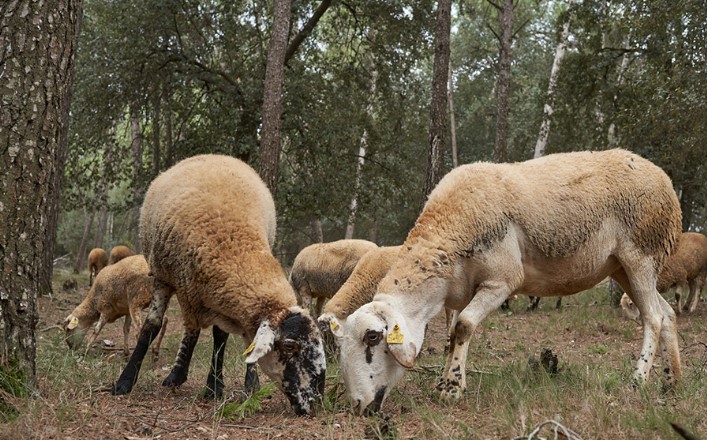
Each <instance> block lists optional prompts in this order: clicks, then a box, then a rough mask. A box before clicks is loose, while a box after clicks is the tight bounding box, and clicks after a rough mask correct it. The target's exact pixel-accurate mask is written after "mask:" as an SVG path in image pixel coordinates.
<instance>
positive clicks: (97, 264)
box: [88, 248, 108, 273]
mask: <svg viewBox="0 0 707 440" xmlns="http://www.w3.org/2000/svg"><path fill="white" fill-rule="evenodd" d="M107 265H108V255H107V254H106V251H105V250H103V248H93V249H91V252H89V253H88V271H89V272H91V273H93V271H95V273H98V272H100V271H101V269H103V268H104V267H106V266H107Z"/></svg>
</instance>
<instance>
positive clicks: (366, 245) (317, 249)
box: [290, 240, 378, 316]
mask: <svg viewBox="0 0 707 440" xmlns="http://www.w3.org/2000/svg"><path fill="white" fill-rule="evenodd" d="M377 248H378V245H376V244H375V243H372V242H370V241H367V240H337V241H333V242H330V243H315V244H312V245H309V246H307V247H305V248H304V249H302V250H301V251H300V253H299V254H297V257H295V261H294V262H293V263H292V270H291V272H290V283H291V284H292V287H293V288H294V289H295V295H297V296H298V298H299V299H300V301H298V302H299V304H300V305H301V306H302V308H303V309H305V310H311V306H312V299H313V298H316V300H317V305H316V312H315V316H319V315H320V314H321V313H322V305H323V304H324V301H326V300H327V299H329V298H331V297H332V296H333V295H334V294H335V293H336V291H337V290H339V288H340V287H341V285H342V284H344V282H345V281H346V280H347V279H348V277H349V275H351V272H352V271H353V269H354V267H355V266H356V263H358V260H359V259H360V258H361V257H362V256H363V255H364V254H365V253H366V252H368V251H371V250H373V249H377Z"/></svg>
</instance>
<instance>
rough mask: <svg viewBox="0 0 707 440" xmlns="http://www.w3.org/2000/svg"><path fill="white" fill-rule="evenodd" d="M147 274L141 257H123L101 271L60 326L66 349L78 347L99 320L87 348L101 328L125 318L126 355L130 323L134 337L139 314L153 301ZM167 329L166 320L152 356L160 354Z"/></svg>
mask: <svg viewBox="0 0 707 440" xmlns="http://www.w3.org/2000/svg"><path fill="white" fill-rule="evenodd" d="M148 273H149V267H148V266H147V261H145V257H143V256H142V255H135V256H132V257H128V258H124V259H123V260H121V261H119V262H118V263H116V264H111V265H108V266H106V267H105V268H104V269H103V270H101V271H100V273H99V274H98V275H97V276H96V282H95V283H93V286H92V287H91V289H90V290H89V291H88V293H87V294H86V297H85V298H84V299H83V301H81V304H79V305H78V306H76V308H75V309H74V310H73V311H72V312H71V314H70V315H69V316H67V317H66V319H65V320H64V325H63V327H64V332H65V335H66V343H67V344H68V345H69V347H70V348H72V349H75V348H77V347H78V346H79V345H80V344H81V342H82V341H83V339H84V337H85V336H86V332H87V331H88V328H89V327H91V325H93V323H94V322H96V321H98V323H97V324H96V327H95V328H94V330H93V333H92V335H91V337H90V338H89V340H88V343H87V344H86V349H88V347H90V346H91V345H92V344H93V342H94V341H95V340H96V338H98V334H99V333H100V331H101V330H102V329H103V326H105V325H106V324H107V323H112V322H114V321H115V320H117V319H118V318H121V317H123V316H125V323H124V324H123V352H124V353H125V355H126V356H127V355H129V354H130V347H129V336H130V327H131V324H132V325H133V326H134V327H135V330H136V334H137V333H139V331H140V327H141V326H142V322H143V320H142V314H141V311H142V310H143V309H145V308H147V306H149V305H150V300H151V299H152V279H151V278H150V277H149V275H148ZM166 327H167V319H166V318H165V322H164V323H163V326H162V330H161V331H160V336H159V338H158V340H157V343H156V344H155V345H154V346H153V347H152V354H153V356H154V357H157V356H158V354H159V349H160V342H161V340H162V336H163V335H164V332H165V329H166Z"/></svg>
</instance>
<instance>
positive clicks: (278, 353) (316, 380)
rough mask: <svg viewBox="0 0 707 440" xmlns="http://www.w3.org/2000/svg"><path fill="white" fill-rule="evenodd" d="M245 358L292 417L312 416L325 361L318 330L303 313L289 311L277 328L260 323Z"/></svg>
mask: <svg viewBox="0 0 707 440" xmlns="http://www.w3.org/2000/svg"><path fill="white" fill-rule="evenodd" d="M246 354H247V355H248V357H247V358H246V364H253V363H255V362H258V363H259V364H260V367H261V368H262V369H263V371H264V372H265V374H267V375H268V376H269V377H270V378H271V379H272V380H273V381H275V382H276V383H278V384H279V386H280V388H281V389H282V391H283V392H284V393H285V395H286V396H287V399H288V400H289V401H290V404H291V405H292V408H293V409H294V411H295V413H296V414H298V415H309V414H311V413H312V411H313V409H314V403H315V402H316V401H319V400H320V399H321V396H322V394H323V393H324V379H325V373H326V359H325V356H324V345H323V344H322V339H321V336H320V334H319V328H318V327H317V324H316V323H315V321H314V319H312V317H311V316H310V315H309V314H308V313H307V312H305V311H304V310H302V309H301V308H300V307H290V309H289V310H288V314H287V316H286V317H285V318H284V319H283V320H282V321H281V322H280V324H279V325H277V326H275V325H273V324H271V322H270V321H269V320H264V321H263V322H262V323H261V324H260V327H258V331H257V333H256V335H255V338H254V339H253V343H252V344H251V345H250V347H248V349H247V350H246Z"/></svg>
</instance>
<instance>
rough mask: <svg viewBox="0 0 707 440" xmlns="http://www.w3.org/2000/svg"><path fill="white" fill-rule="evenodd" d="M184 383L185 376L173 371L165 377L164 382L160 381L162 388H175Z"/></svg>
mask: <svg viewBox="0 0 707 440" xmlns="http://www.w3.org/2000/svg"><path fill="white" fill-rule="evenodd" d="M186 381H187V376H186V375H183V374H177V373H175V372H174V371H172V372H171V373H169V376H167V377H166V378H165V380H164V381H162V386H163V387H168V388H176V387H178V386H179V385H181V384H183V383H184V382H186Z"/></svg>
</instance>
